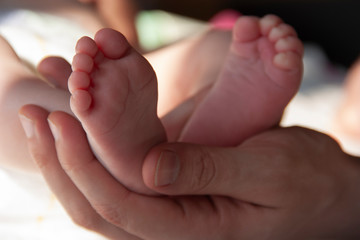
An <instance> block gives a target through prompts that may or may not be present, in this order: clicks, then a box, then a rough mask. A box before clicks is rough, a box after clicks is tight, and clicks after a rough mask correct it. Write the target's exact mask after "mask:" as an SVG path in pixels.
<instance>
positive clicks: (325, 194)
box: [20, 100, 360, 240]
mask: <svg viewBox="0 0 360 240" xmlns="http://www.w3.org/2000/svg"><path fill="white" fill-rule="evenodd" d="M190 102H191V100H190ZM195 102H196V101H195ZM194 106H195V104H194ZM186 109H191V108H186ZM20 113H21V114H22V115H23V116H25V117H26V119H27V123H26V124H25V125H26V129H25V130H26V132H27V136H28V143H29V148H30V152H31V154H32V157H33V159H34V160H35V161H36V163H37V164H38V166H39V169H40V171H41V173H42V174H43V176H44V178H45V180H46V181H47V182H48V184H49V186H50V188H51V189H52V191H53V192H54V194H55V195H56V196H57V197H58V199H59V201H60V202H61V203H62V205H63V206H64V208H65V209H66V210H67V212H68V214H69V215H70V217H72V219H73V220H74V222H75V223H77V224H79V225H80V226H83V227H85V228H88V229H90V230H93V231H96V232H98V233H100V234H103V235H104V236H107V237H109V238H113V239H125V240H127V239H148V240H152V239H157V240H158V239H160V240H161V239H175V240H176V239H182V240H183V239H358V238H359V237H360V230H359V227H358V225H359V222H360V201H359V200H360V188H359V187H358V186H359V184H360V159H359V158H356V157H353V156H350V155H347V154H346V153H344V152H343V151H342V150H341V148H340V147H339V145H338V144H337V143H336V142H335V141H334V140H333V139H331V138H330V137H328V136H327V135H324V134H321V133H318V132H315V131H312V130H309V129H305V128H300V127H292V128H276V129H272V130H269V131H267V132H264V133H261V134H259V135H257V136H254V137H252V138H250V139H248V140H246V141H245V142H243V143H242V144H241V145H239V146H237V147H234V148H210V147H206V146H198V145H190V144H184V143H167V144H162V145H159V146H156V147H154V148H153V149H152V150H151V151H150V152H149V154H148V155H147V157H146V159H145V162H144V166H143V176H144V181H145V183H146V184H147V186H149V187H150V188H151V189H153V190H155V191H157V192H159V193H162V194H164V195H163V196H158V197H149V196H144V195H139V194H136V193H133V192H130V191H128V190H127V189H126V188H125V187H124V186H122V185H121V184H120V183H119V182H117V181H116V180H115V179H114V178H113V177H112V176H111V175H110V174H109V173H108V172H107V171H106V170H105V169H104V168H103V167H102V165H101V164H100V163H99V162H98V161H97V160H96V158H95V157H94V155H93V154H92V152H91V149H90V147H89V144H88V142H87V138H86V135H85V133H84V131H83V129H82V127H81V125H80V124H79V122H78V121H77V120H75V119H74V118H73V117H72V116H70V115H68V114H66V113H63V112H54V113H51V114H50V115H49V113H48V112H47V111H46V110H44V109H42V108H39V107H37V106H34V105H28V106H25V107H23V108H22V109H21V111H20ZM189 113H190V114H191V111H188V112H187V111H184V112H183V115H185V116H186V115H188V114H189ZM180 115H181V114H180ZM48 121H49V122H50V126H51V130H50V128H49V125H48ZM174 128H176V127H174ZM53 136H54V138H53ZM54 139H55V141H54Z"/></svg>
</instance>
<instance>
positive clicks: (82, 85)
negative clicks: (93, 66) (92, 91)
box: [68, 71, 90, 93]
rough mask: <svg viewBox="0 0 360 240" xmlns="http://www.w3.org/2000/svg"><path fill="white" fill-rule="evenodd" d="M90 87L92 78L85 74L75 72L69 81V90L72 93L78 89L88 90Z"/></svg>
mask: <svg viewBox="0 0 360 240" xmlns="http://www.w3.org/2000/svg"><path fill="white" fill-rule="evenodd" d="M89 87H90V77H89V75H88V74H87V73H85V72H79V71H76V72H73V73H72V74H71V75H70V77H69V81H68V88H69V91H70V93H73V92H74V91H75V90H78V89H88V88H89Z"/></svg>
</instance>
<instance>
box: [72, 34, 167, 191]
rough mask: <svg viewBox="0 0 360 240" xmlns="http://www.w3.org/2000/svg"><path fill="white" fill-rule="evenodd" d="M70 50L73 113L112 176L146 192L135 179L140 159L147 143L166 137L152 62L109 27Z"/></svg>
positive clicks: (150, 144) (139, 170)
mask: <svg viewBox="0 0 360 240" xmlns="http://www.w3.org/2000/svg"><path fill="white" fill-rule="evenodd" d="M76 51H77V54H76V55H75V57H74V60H73V64H72V66H73V73H72V74H71V76H70V78H69V90H70V92H71V94H72V97H71V108H72V110H73V112H74V113H75V115H76V116H77V117H78V118H79V119H80V121H81V123H82V124H83V127H84V129H85V131H86V132H87V134H88V137H89V141H90V143H91V145H92V147H93V148H94V151H95V153H96V154H97V155H98V158H99V160H100V161H102V163H103V164H104V166H106V168H107V169H108V170H109V171H110V172H111V173H112V174H113V176H114V177H115V178H116V179H118V180H119V181H120V182H122V183H123V184H124V185H125V186H127V187H128V188H130V189H131V190H133V191H137V192H141V193H151V192H150V190H148V189H147V188H146V186H145V185H144V183H143V182H142V181H139V179H142V175H141V168H142V162H143V159H144V157H145V156H146V154H147V152H148V150H150V148H151V147H153V146H154V145H156V144H158V143H161V142H164V141H166V135H165V131H164V129H163V126H162V124H161V122H160V120H159V119H158V117H157V81H156V76H155V73H154V71H153V69H152V67H151V66H150V64H149V63H148V62H147V61H146V60H145V58H143V57H142V56H141V55H140V54H139V53H137V52H136V51H135V50H134V49H133V48H132V47H131V46H130V45H129V44H128V42H127V41H126V39H125V37H124V36H123V35H122V34H120V33H119V32H116V31H114V30H111V29H103V30H100V31H99V32H98V33H97V34H96V35H95V38H94V40H92V39H90V38H88V37H84V38H82V39H80V40H79V41H78V43H77V46H76Z"/></svg>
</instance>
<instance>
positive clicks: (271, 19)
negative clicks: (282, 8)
mask: <svg viewBox="0 0 360 240" xmlns="http://www.w3.org/2000/svg"><path fill="white" fill-rule="evenodd" d="M281 23H283V21H282V19H281V18H280V17H278V16H276V15H272V14H269V15H266V16H264V17H263V18H261V19H260V29H261V34H262V35H264V36H267V35H268V34H269V33H270V31H271V30H272V29H273V28H275V27H276V26H278V25H280V24H281Z"/></svg>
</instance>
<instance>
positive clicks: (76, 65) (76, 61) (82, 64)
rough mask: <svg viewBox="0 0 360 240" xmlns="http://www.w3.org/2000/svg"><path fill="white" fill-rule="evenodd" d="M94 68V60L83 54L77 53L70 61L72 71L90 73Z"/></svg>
mask: <svg viewBox="0 0 360 240" xmlns="http://www.w3.org/2000/svg"><path fill="white" fill-rule="evenodd" d="M93 67H94V60H93V58H92V57H91V56H89V55H87V54H85V53H77V54H76V55H75V56H74V58H73V61H72V70H73V71H80V72H86V73H90V72H91V71H92V69H93Z"/></svg>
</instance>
